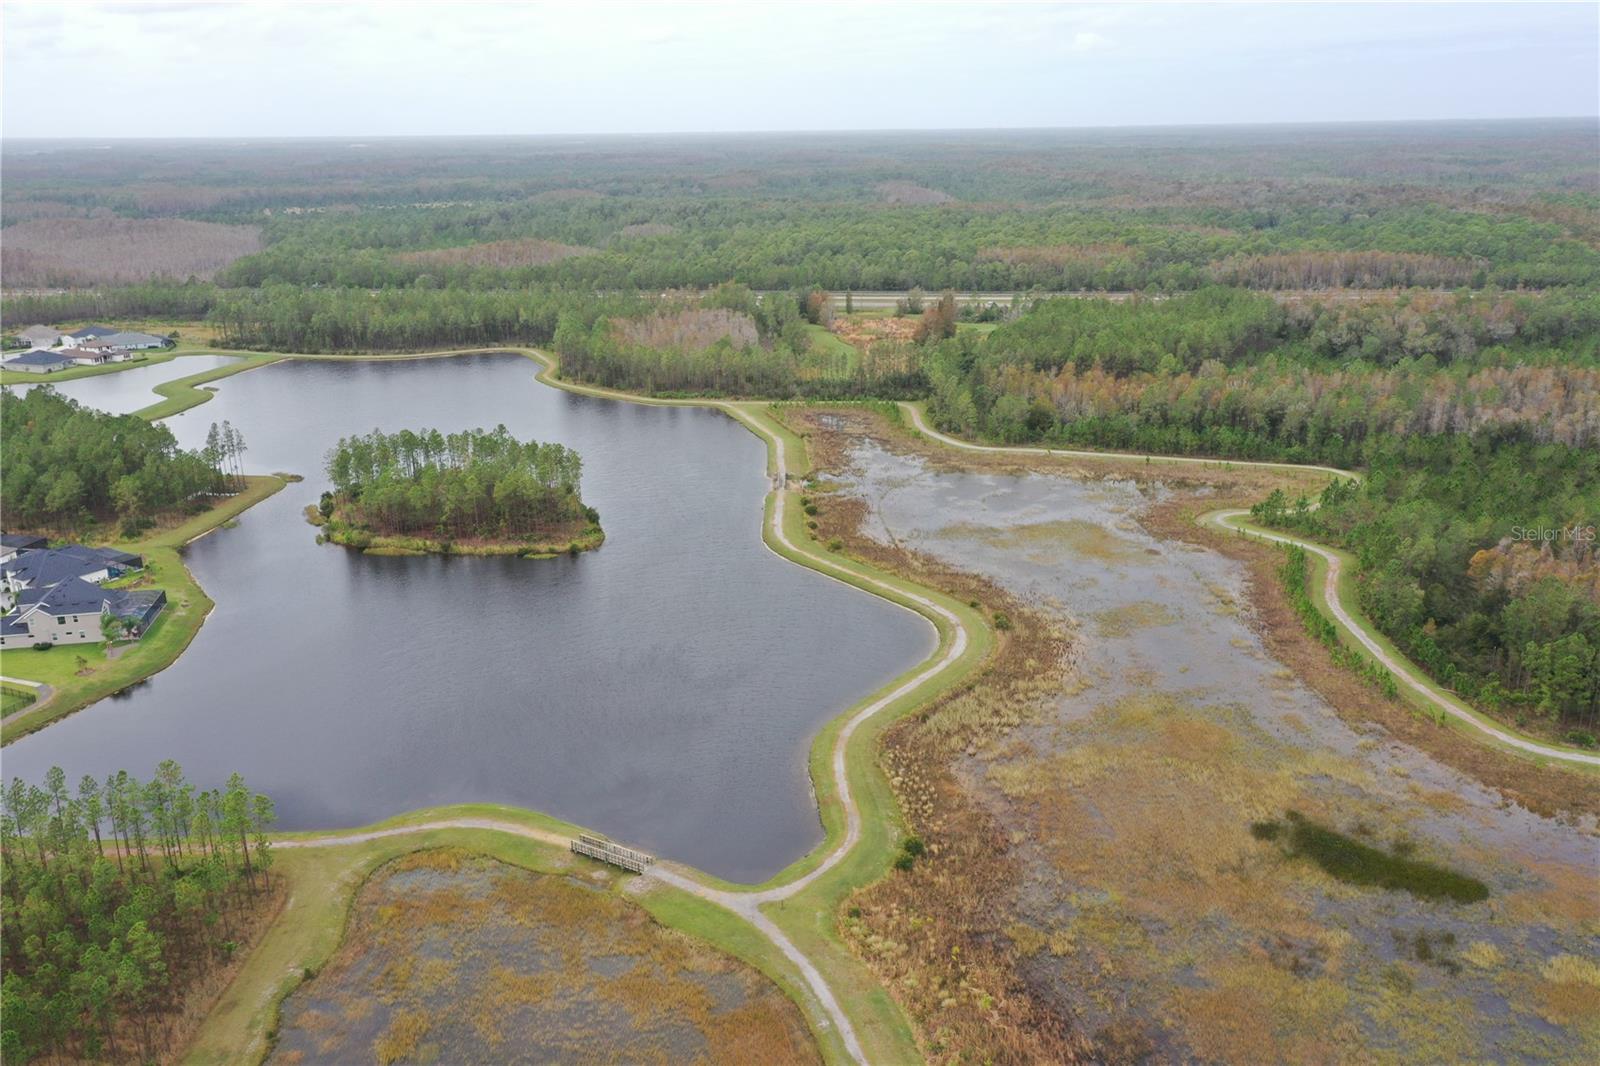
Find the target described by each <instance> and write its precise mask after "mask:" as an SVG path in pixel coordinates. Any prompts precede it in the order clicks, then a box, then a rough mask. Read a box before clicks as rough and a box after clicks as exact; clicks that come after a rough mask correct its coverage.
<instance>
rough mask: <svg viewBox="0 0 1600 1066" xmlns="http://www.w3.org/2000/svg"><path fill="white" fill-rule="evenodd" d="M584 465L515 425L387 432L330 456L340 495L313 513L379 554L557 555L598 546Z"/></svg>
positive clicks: (338, 537) (343, 442) (326, 497)
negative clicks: (526, 436) (584, 491)
mask: <svg viewBox="0 0 1600 1066" xmlns="http://www.w3.org/2000/svg"><path fill="white" fill-rule="evenodd" d="M582 470H583V461H582V460H581V459H580V458H579V457H578V453H577V452H575V451H573V450H572V449H570V448H567V447H564V446H562V445H560V444H541V443H540V442H538V441H519V440H517V439H516V438H514V437H513V436H511V434H510V432H509V431H507V429H506V427H505V426H496V427H495V428H494V429H493V430H482V429H473V430H465V431H463V432H460V433H440V432H439V431H438V430H436V429H431V430H427V429H425V430H420V431H417V432H413V431H411V430H401V431H400V432H398V433H383V432H380V431H378V430H374V431H373V432H371V433H369V434H367V435H365V436H355V437H343V438H341V439H340V440H339V443H338V445H336V446H335V447H334V448H333V450H332V451H330V452H329V453H328V462H327V474H328V479H329V480H330V481H332V482H333V489H332V491H330V492H325V493H323V494H322V499H321V501H320V502H319V503H318V504H317V505H316V506H315V507H313V508H308V509H307V517H308V519H309V520H310V521H311V522H313V523H314V524H316V525H320V526H321V527H322V529H323V533H322V536H323V537H325V538H326V539H327V540H330V541H332V542H333V543H335V544H343V545H345V546H346V547H350V548H362V549H365V550H366V551H368V552H372V553H375V554H391V555H393V554H420V553H424V552H435V553H439V554H443V555H552V554H555V553H557V552H563V551H564V552H569V553H571V554H573V555H576V554H577V553H578V552H580V551H587V550H590V549H592V548H598V547H599V546H600V543H601V541H603V540H604V539H605V534H604V533H603V532H601V529H600V514H599V512H598V511H596V510H595V509H594V508H592V507H586V506H584V503H583V498H582V496H580V495H579V488H578V482H579V478H580V476H581V474H582Z"/></svg>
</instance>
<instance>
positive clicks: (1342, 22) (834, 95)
mask: <svg viewBox="0 0 1600 1066" xmlns="http://www.w3.org/2000/svg"><path fill="white" fill-rule="evenodd" d="M0 18H3V20H4V26H3V29H4V41H5V43H4V49H5V70H4V92H5V98H4V123H5V125H4V130H3V133H4V135H5V136H6V137H117V136H123V137H214V136H227V137H238V136H320V135H335V136H347V135H384V134H440V133H448V134H517V133H613V132H615V133H622V132H668V131H685V130H706V131H724V130H795V129H884V128H952V127H994V126H1120V125H1166V124H1188V123H1217V122H1298V121H1329V120H1351V119H1354V120H1366V119H1418V118H1510V117H1520V116H1535V115H1538V116H1554V115H1594V114H1596V113H1597V111H1600V106H1597V100H1596V95H1597V92H1600V90H1597V85H1600V5H1597V4H1596V3H1594V2H1592V0H1591V2H1584V3H1575V4H1406V5H1400V4H1370V5H1346V4H1338V5H1333V4H1329V5H1287V4H1282V5H1272V6H1266V5H1209V4H1176V5H1169V4H1160V5H1105V4H1049V3H1039V4H1022V3H1017V4H1006V3H984V4H976V3H973V4H966V3H948V4H940V3H929V2H924V3H916V4H890V3H884V4H872V3H866V2H861V0H857V2H854V3H848V4H831V3H826V2H817V0H809V2H805V3H797V4H786V3H773V2H770V0H769V2H765V3H742V4H722V3H696V4H681V5H674V4H665V3H650V4H629V3H615V4H608V3H596V2H586V3H576V2H574V3H516V4H500V3H481V4H472V3H463V2H459V0H458V2H456V3H450V4H435V3H423V2H419V3H405V2H399V0H388V2H385V3H375V4H368V3H317V4H308V3H222V4H212V3H170V2H169V3H76V2H75V3H64V2H60V0H56V2H50V3H30V2H26V0H6V2H5V3H4V5H3V7H0Z"/></svg>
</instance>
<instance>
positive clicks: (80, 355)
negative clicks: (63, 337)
mask: <svg viewBox="0 0 1600 1066" xmlns="http://www.w3.org/2000/svg"><path fill="white" fill-rule="evenodd" d="M113 351H115V349H114V348H112V347H111V345H109V344H107V343H106V342H105V341H101V340H88V341H80V342H78V343H77V344H75V345H73V346H72V347H70V348H64V349H62V352H61V354H62V355H64V356H65V357H66V358H68V359H70V360H72V361H73V362H74V363H76V364H77V365H78V366H98V365H100V364H101V363H107V362H110V361H111V353H112V352H113Z"/></svg>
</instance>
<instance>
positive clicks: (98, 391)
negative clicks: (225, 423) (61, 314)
mask: <svg viewBox="0 0 1600 1066" xmlns="http://www.w3.org/2000/svg"><path fill="white" fill-rule="evenodd" d="M238 358H239V357H238V356H236V355H180V356H178V357H177V358H176V359H169V360H167V361H166V362H165V363H157V364H155V365H154V366H136V367H131V368H129V369H127V370H119V371H117V372H116V373H115V374H99V375H97V376H95V377H89V378H76V379H74V380H72V381H51V380H50V378H49V377H48V376H46V377H44V378H43V379H42V380H41V381H40V384H42V385H49V386H50V387H51V388H53V389H55V390H56V391H57V392H59V393H60V394H61V395H63V396H69V397H71V398H72V399H74V400H77V401H78V402H79V403H81V404H85V405H87V406H89V407H93V408H96V409H98V410H101V411H109V412H111V413H112V414H114V415H129V414H132V413H133V412H135V411H138V410H140V409H141V408H145V407H149V406H150V405H151V404H153V403H156V402H158V401H160V399H161V397H160V396H158V395H156V394H155V393H154V392H152V391H150V390H151V389H153V388H155V387H156V386H157V385H159V384H161V383H162V382H164V381H176V380H177V379H178V378H186V377H188V376H189V375H190V374H199V373H201V372H203V371H206V370H215V369H216V368H217V367H219V366H227V365H228V364H229V363H233V362H237V361H238ZM33 387H34V385H33V383H32V382H27V383H24V384H21V385H7V386H6V389H7V391H9V392H14V393H17V394H18V395H21V394H22V393H25V392H27V391H28V390H29V389H31V388H33ZM207 424H208V425H209V424H210V423H207Z"/></svg>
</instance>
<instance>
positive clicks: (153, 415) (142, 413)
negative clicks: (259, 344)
mask: <svg viewBox="0 0 1600 1066" xmlns="http://www.w3.org/2000/svg"><path fill="white" fill-rule="evenodd" d="M230 354H231V353H230ZM282 358H284V357H283V356H281V355H270V354H259V353H247V354H241V355H240V356H239V357H238V362H235V363H229V364H228V365H227V366H219V367H216V368H214V369H211V370H203V371H201V372H200V373H198V374H190V375H189V376H188V377H182V378H176V379H174V380H172V381H163V382H162V383H161V384H159V385H157V386H155V388H154V389H153V390H152V391H154V392H155V393H156V394H157V395H159V396H161V397H163V398H162V399H161V400H158V401H157V402H155V403H153V404H151V405H150V406H148V407H143V408H140V409H139V410H138V411H135V412H134V413H135V414H137V415H138V416H139V417H141V418H146V419H149V420H150V421H152V422H154V421H156V420H158V419H162V418H167V417H169V416H171V415H175V414H178V413H179V412H180V411H187V410H188V409H189V408H191V407H198V406H199V405H200V404H203V403H205V402H206V401H207V400H209V399H211V392H210V390H208V389H202V388H199V387H198V386H200V385H202V384H204V383H206V382H208V381H217V380H218V379H220V378H225V377H230V376H231V375H233V374H242V373H244V372H245V371H246V370H254V369H255V368H256V367H258V366H266V365H268V364H269V363H276V362H277V361H278V360H280V359H282Z"/></svg>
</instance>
